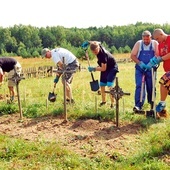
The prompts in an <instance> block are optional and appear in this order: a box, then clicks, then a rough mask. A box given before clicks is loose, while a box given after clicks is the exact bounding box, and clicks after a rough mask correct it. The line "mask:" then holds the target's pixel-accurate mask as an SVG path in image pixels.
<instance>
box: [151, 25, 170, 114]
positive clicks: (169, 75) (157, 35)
mask: <svg viewBox="0 0 170 170" xmlns="http://www.w3.org/2000/svg"><path fill="white" fill-rule="evenodd" d="M153 38H154V39H155V40H156V41H157V42H158V43H159V44H158V49H159V56H158V57H154V58H153V59H151V60H150V66H152V67H153V66H155V65H159V64H160V63H161V62H163V69H164V71H165V73H164V74H163V75H162V77H161V78H160V80H159V84H160V101H159V103H158V104H157V105H156V112H158V113H161V112H162V111H163V110H165V107H166V98H167V96H168V95H170V35H168V34H166V33H165V32H164V31H163V30H162V29H160V28H157V29H155V30H154V31H153ZM165 114H166V113H165ZM162 116H165V115H162ZM165 117H166V116H165Z"/></svg>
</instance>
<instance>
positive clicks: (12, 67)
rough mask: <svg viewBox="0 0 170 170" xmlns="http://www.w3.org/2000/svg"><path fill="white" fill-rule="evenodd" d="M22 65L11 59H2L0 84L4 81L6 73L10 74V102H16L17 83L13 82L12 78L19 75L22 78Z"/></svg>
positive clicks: (0, 62) (0, 58)
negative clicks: (15, 89)
mask: <svg viewBox="0 0 170 170" xmlns="http://www.w3.org/2000/svg"><path fill="white" fill-rule="evenodd" d="M21 69H22V68H21V65H20V63H19V62H18V61H17V60H15V59H14V58H11V57H0V83H2V82H3V80H4V75H5V72H7V73H8V88H9V94H10V100H11V101H13V100H14V96H15V91H14V86H15V85H16V83H15V82H14V81H13V80H11V78H12V77H13V76H14V74H15V73H16V74H18V75H19V76H20V74H21Z"/></svg>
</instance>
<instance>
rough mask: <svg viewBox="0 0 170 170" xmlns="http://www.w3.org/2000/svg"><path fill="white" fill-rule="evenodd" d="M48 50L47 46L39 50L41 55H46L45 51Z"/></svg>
mask: <svg viewBox="0 0 170 170" xmlns="http://www.w3.org/2000/svg"><path fill="white" fill-rule="evenodd" d="M48 51H50V50H49V49H48V48H44V49H42V51H41V56H42V57H45V56H46V53H47V52H48Z"/></svg>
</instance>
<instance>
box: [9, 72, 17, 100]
mask: <svg viewBox="0 0 170 170" xmlns="http://www.w3.org/2000/svg"><path fill="white" fill-rule="evenodd" d="M14 74H15V72H14V70H11V71H10V72H9V73H8V89H9V95H10V100H11V101H13V100H14V96H15V90H14V86H15V85H16V84H15V82H14V81H13V80H11V78H12V77H13V76H14Z"/></svg>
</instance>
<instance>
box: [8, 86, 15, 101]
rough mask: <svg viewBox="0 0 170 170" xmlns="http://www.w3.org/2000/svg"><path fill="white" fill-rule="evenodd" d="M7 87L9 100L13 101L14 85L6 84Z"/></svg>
mask: <svg viewBox="0 0 170 170" xmlns="http://www.w3.org/2000/svg"><path fill="white" fill-rule="evenodd" d="M8 89H9V95H10V100H11V101H13V100H14V96H15V91H14V87H13V86H8Z"/></svg>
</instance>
